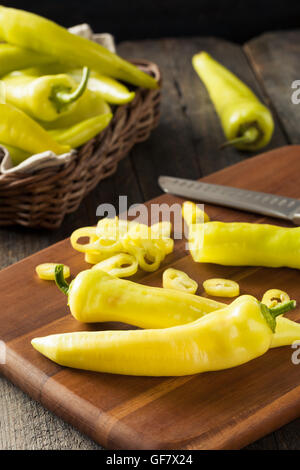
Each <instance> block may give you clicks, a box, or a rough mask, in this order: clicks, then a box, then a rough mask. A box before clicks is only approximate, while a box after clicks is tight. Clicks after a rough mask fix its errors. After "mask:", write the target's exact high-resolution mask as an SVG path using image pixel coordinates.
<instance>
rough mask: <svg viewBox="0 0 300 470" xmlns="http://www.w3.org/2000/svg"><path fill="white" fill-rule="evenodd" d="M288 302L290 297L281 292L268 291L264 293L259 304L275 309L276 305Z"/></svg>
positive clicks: (277, 290)
mask: <svg viewBox="0 0 300 470" xmlns="http://www.w3.org/2000/svg"><path fill="white" fill-rule="evenodd" d="M290 300H291V299H290V296H289V295H288V294H287V293H286V292H284V291H283V290H280V289H269V290H267V291H266V292H265V293H264V295H263V298H262V300H261V303H262V304H265V305H266V306H267V307H269V308H273V307H276V305H279V304H284V303H286V302H289V301H290Z"/></svg>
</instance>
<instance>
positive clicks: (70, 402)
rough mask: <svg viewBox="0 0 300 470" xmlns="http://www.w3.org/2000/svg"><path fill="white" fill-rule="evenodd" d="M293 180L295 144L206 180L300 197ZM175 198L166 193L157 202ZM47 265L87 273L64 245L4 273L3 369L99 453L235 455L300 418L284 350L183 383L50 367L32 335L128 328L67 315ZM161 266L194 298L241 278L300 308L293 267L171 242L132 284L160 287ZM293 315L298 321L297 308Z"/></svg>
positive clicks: (299, 167)
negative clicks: (186, 278) (187, 283)
mask: <svg viewBox="0 0 300 470" xmlns="http://www.w3.org/2000/svg"><path fill="white" fill-rule="evenodd" d="M212 158H213V155H212ZM299 175H300V146H289V147H283V148H280V149H278V150H275V151H271V152H268V153H265V154H262V155H260V156H258V157H255V158H251V159H246V158H245V160H244V161H243V162H242V163H239V164H237V165H234V166H231V167H229V168H226V169H225V170H222V171H219V172H217V173H214V174H212V175H210V176H208V177H206V178H203V181H207V182H212V183H219V184H225V185H231V186H236V187H240V188H247V189H254V190H259V191H266V192H270V193H274V194H281V195H285V196H290V197H299V198H300V184H299ZM179 201H181V200H180V199H178V198H175V197H172V196H166V195H164V196H161V197H159V198H157V199H156V200H155V202H160V203H162V202H166V203H168V204H171V203H174V202H179ZM152 202H153V201H152ZM149 204H150V202H149V203H148V205H149ZM206 210H207V212H208V213H209V215H210V216H211V218H212V219H217V220H222V221H251V222H255V221H258V222H266V221H268V222H273V223H280V221H278V220H277V221H276V220H272V219H266V218H262V217H261V216H256V215H254V214H249V213H242V212H238V211H233V210H229V209H224V208H221V207H214V206H206ZM282 225H285V224H284V223H282ZM46 261H55V262H62V263H66V264H68V265H69V266H70V267H71V271H72V273H73V275H76V274H77V273H78V272H79V271H81V270H82V269H86V267H87V265H86V263H85V262H84V261H83V257H82V254H80V253H77V252H75V251H74V250H73V249H72V248H71V246H70V243H69V240H68V239H67V240H64V241H62V242H60V243H57V244H56V245H53V246H51V247H49V248H47V249H45V250H43V251H40V252H39V253H37V254H35V255H33V256H30V257H29V258H26V259H24V260H23V261H20V262H19V263H16V264H15V265H13V266H10V267H9V268H6V269H4V270H3V271H1V272H0V298H1V321H0V339H1V340H3V341H4V342H5V343H6V346H7V355H6V364H3V365H1V366H0V372H1V373H3V374H4V375H5V376H6V377H8V378H9V379H10V380H11V381H12V382H14V383H15V384H17V385H18V386H19V387H20V388H22V389H23V390H24V391H25V392H27V393H28V394H30V395H31V396H32V397H33V398H34V399H36V400H39V401H40V402H41V403H42V404H43V405H44V406H45V407H47V408H49V409H50V410H52V411H53V412H54V413H56V414H57V415H59V416H61V417H63V418H64V419H65V420H66V421H68V422H70V423H72V424H73V425H74V426H76V427H77V428H78V429H80V430H81V431H82V432H84V433H86V434H88V435H89V436H90V437H91V438H93V439H94V440H95V441H97V442H99V443H100V444H102V445H103V446H104V447H105V448H110V449H158V448H161V449H236V448H241V447H243V446H245V445H247V444H248V443H250V442H252V441H254V440H256V439H258V438H260V437H261V436H263V435H265V434H267V433H269V432H271V431H273V430H275V429H276V428H278V427H280V426H282V425H284V424H285V423H287V422H288V421H290V420H292V419H294V418H296V417H297V416H299V414H300V365H299V366H297V365H293V363H292V362H291V355H292V352H293V351H294V350H292V349H291V348H290V347H283V348H277V349H273V350H270V351H269V352H267V353H266V354H265V355H264V356H262V357H260V358H258V359H255V360H253V361H251V362H249V363H248V364H245V365H242V366H239V367H236V368H233V369H230V370H226V371H220V372H209V373H204V374H200V375H195V376H187V377H179V378H172V377H171V378H154V377H126V376H119V375H110V374H100V373H93V372H86V371H79V370H73V369H67V368H63V367H60V366H58V365H56V364H54V363H53V362H51V361H50V360H48V359H46V358H45V357H43V356H42V355H40V354H39V353H38V352H36V351H35V350H34V349H33V348H32V347H31V345H30V340H31V339H32V338H33V337H35V336H44V335H48V334H52V333H61V332H69V331H78V330H86V329H89V330H90V329H112V328H126V326H125V325H121V324H113V323H110V324H108V323H105V324H97V325H93V326H92V325H85V324H80V323H78V322H77V321H76V320H75V319H73V317H72V316H71V315H70V314H69V312H68V307H67V305H66V298H65V297H64V296H63V295H62V294H61V293H60V292H59V291H58V289H57V288H56V286H55V284H54V283H52V282H47V281H41V280H39V279H38V278H37V277H36V275H35V272H34V268H35V266H36V265H37V264H39V263H42V262H46ZM167 266H173V267H175V268H178V269H182V270H184V271H186V272H187V273H188V274H189V275H190V276H191V277H192V278H194V279H196V280H197V281H198V282H199V285H200V288H199V293H200V294H201V293H202V292H201V285H202V282H203V281H204V280H205V279H207V278H210V277H227V278H231V279H235V280H238V282H239V283H240V286H241V293H249V294H252V295H255V296H257V297H258V298H261V296H262V294H263V293H264V292H265V290H267V289H269V288H274V287H275V288H280V289H283V290H286V291H287V292H288V293H289V294H290V296H291V297H292V298H295V299H296V300H297V301H298V302H299V303H300V273H299V272H298V271H297V270H292V269H271V268H256V267H223V266H218V265H209V264H202V265H201V264H196V263H194V262H193V261H192V259H191V257H190V255H189V254H188V253H187V252H186V251H185V243H184V242H183V241H177V242H176V243H175V250H174V253H173V254H171V255H169V256H168V257H167V259H166V260H165V262H164V264H163V265H162V266H161V269H160V270H159V271H158V272H156V273H152V274H145V273H141V272H140V273H139V274H138V275H136V277H135V279H134V280H137V281H139V282H142V283H145V284H149V285H155V286H161V276H162V272H163V270H164V269H165V268H166V267H167ZM221 300H223V299H221ZM227 301H228V300H227ZM289 317H290V318H293V319H296V320H300V308H297V309H296V310H295V311H293V312H292V313H291V314H289Z"/></svg>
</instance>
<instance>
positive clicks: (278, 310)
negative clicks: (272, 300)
mask: <svg viewBox="0 0 300 470" xmlns="http://www.w3.org/2000/svg"><path fill="white" fill-rule="evenodd" d="M295 307H296V301H295V300H290V301H289V302H284V303H283V304H280V305H276V307H271V308H269V307H267V306H266V305H265V304H262V303H260V308H261V313H262V314H263V316H264V318H265V320H266V322H267V324H268V325H269V327H270V328H271V330H272V332H273V333H275V330H276V317H278V315H283V314H284V313H286V312H288V311H289V310H292V309H293V308H295Z"/></svg>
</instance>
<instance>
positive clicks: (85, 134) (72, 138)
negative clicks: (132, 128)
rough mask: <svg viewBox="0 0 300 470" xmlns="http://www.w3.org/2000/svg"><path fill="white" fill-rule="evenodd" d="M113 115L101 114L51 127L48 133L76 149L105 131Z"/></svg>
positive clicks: (61, 142)
mask: <svg viewBox="0 0 300 470" xmlns="http://www.w3.org/2000/svg"><path fill="white" fill-rule="evenodd" d="M112 117H113V115H112V113H106V114H99V116H95V117H92V118H89V119H85V120H84V121H81V122H78V123H77V124H73V125H72V126H70V127H66V128H65V127H63V128H61V129H60V128H58V129H51V130H49V131H48V134H49V135H50V136H51V137H52V138H53V139H54V140H56V142H58V143H59V144H62V145H69V146H70V147H71V148H74V149H75V148H77V147H79V146H80V145H83V144H85V143H86V142H88V141H89V140H90V139H92V138H93V137H95V136H96V135H97V134H99V133H100V132H101V131H103V129H105V128H106V127H107V126H108V124H109V123H110V121H111V119H112Z"/></svg>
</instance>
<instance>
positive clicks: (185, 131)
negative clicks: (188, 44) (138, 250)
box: [118, 40, 201, 200]
mask: <svg viewBox="0 0 300 470" xmlns="http://www.w3.org/2000/svg"><path fill="white" fill-rule="evenodd" d="M179 43H180V41H179V42H178V44H179ZM165 44H166V41H165V40H160V41H140V42H137V43H134V42H125V43H122V44H120V46H119V47H118V50H119V52H120V54H121V55H122V56H124V57H126V58H129V59H131V58H134V57H136V58H140V57H143V58H145V59H149V60H152V61H154V62H156V63H157V64H158V65H159V67H160V69H161V71H162V77H163V86H162V103H161V119H160V123H159V126H158V128H157V129H155V130H154V131H153V133H152V135H151V136H150V138H149V139H148V141H147V142H144V143H142V144H141V145H137V146H136V147H135V148H134V149H133V151H132V152H131V158H132V161H133V164H134V167H135V170H136V175H137V178H138V180H139V183H140V186H141V189H142V192H143V196H144V198H145V200H148V199H151V198H153V197H155V196H157V195H158V194H160V193H161V190H160V189H159V187H158V185H157V178H158V176H159V175H161V174H172V175H174V176H181V177H186V178H197V177H198V178H199V177H200V176H201V172H200V168H199V166H198V164H197V161H196V158H195V148H194V146H193V141H192V134H191V129H190V122H189V119H188V118H187V116H186V114H185V113H184V111H183V109H182V104H181V100H180V92H179V90H178V86H177V80H175V78H174V77H175V71H174V67H175V65H174V62H173V59H172V57H171V54H169V53H168V54H167V53H166V49H165Z"/></svg>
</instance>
